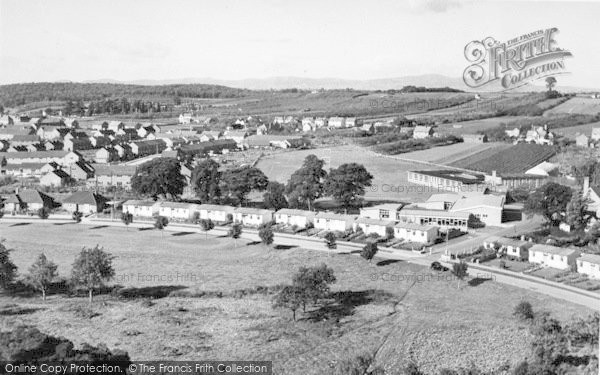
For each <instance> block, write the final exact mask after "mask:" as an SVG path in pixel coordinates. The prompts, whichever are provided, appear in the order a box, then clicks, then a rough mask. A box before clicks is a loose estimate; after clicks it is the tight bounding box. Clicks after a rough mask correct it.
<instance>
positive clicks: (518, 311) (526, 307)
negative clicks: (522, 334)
mask: <svg viewBox="0 0 600 375" xmlns="http://www.w3.org/2000/svg"><path fill="white" fill-rule="evenodd" d="M513 315H514V316H516V317H517V318H519V319H521V320H532V319H533V317H534V314H533V307H531V303H529V302H527V301H521V302H519V304H518V305H517V306H515V311H514V312H513Z"/></svg>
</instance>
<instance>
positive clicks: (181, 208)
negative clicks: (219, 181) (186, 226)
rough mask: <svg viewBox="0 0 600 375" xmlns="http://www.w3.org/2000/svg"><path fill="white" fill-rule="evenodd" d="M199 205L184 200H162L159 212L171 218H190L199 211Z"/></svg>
mask: <svg viewBox="0 0 600 375" xmlns="http://www.w3.org/2000/svg"><path fill="white" fill-rule="evenodd" d="M199 207H200V206H199V205H197V204H194V203H184V202H162V203H160V206H159V208H158V214H159V215H160V216H165V217H167V218H169V219H175V220H190V219H193V218H194V214H195V213H196V212H199Z"/></svg>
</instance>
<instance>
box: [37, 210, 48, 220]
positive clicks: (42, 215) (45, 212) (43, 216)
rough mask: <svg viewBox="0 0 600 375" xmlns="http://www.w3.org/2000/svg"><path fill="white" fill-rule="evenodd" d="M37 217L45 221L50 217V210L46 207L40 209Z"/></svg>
mask: <svg viewBox="0 0 600 375" xmlns="http://www.w3.org/2000/svg"><path fill="white" fill-rule="evenodd" d="M37 215H38V216H39V217H40V219H44V220H45V219H47V218H48V217H49V216H50V210H49V209H48V208H47V207H42V208H40V209H39V210H37Z"/></svg>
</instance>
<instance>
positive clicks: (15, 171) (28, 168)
mask: <svg viewBox="0 0 600 375" xmlns="http://www.w3.org/2000/svg"><path fill="white" fill-rule="evenodd" d="M43 167H44V163H23V164H7V165H6V166H4V167H0V174H3V175H11V176H15V177H41V176H42V175H43V174H44V172H43V171H42V169H43Z"/></svg>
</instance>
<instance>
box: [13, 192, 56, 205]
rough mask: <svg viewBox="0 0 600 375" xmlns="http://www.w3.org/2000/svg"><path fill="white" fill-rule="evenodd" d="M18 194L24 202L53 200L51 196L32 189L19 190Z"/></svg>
mask: <svg viewBox="0 0 600 375" xmlns="http://www.w3.org/2000/svg"><path fill="white" fill-rule="evenodd" d="M18 196H19V198H20V199H21V201H22V202H24V203H44V202H53V201H54V199H52V197H50V196H48V195H46V194H44V193H42V192H40V191H37V190H32V189H25V190H21V191H19V193H18Z"/></svg>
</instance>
